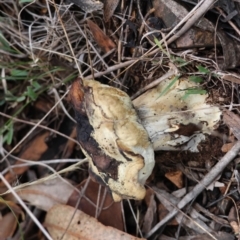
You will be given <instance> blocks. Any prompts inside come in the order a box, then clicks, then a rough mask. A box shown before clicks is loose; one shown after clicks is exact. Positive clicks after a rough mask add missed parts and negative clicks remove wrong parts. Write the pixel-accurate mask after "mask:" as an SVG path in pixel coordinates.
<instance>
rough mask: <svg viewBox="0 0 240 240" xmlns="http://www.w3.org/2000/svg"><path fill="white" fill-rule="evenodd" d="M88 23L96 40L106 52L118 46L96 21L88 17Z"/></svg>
mask: <svg viewBox="0 0 240 240" xmlns="http://www.w3.org/2000/svg"><path fill="white" fill-rule="evenodd" d="M87 24H88V26H89V28H90V30H91V32H92V35H93V38H94V40H95V41H96V43H97V44H98V45H99V46H100V47H101V48H102V50H103V51H104V52H105V53H107V52H109V51H111V50H112V49H114V48H116V45H115V43H114V42H113V41H112V40H111V39H110V38H109V37H108V36H107V35H106V34H105V33H104V32H103V31H102V30H101V29H100V28H99V27H98V25H97V24H96V23H94V22H93V21H91V20H89V19H88V20H87Z"/></svg>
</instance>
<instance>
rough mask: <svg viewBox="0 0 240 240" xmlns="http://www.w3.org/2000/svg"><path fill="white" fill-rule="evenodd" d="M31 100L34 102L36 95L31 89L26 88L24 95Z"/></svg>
mask: <svg viewBox="0 0 240 240" xmlns="http://www.w3.org/2000/svg"><path fill="white" fill-rule="evenodd" d="M25 94H26V95H27V96H28V97H29V98H31V100H33V101H35V100H36V99H37V97H38V95H37V94H36V93H35V92H34V91H33V89H32V87H30V86H28V87H27V91H26V93H25Z"/></svg>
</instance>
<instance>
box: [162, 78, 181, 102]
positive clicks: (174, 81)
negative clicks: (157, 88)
mask: <svg viewBox="0 0 240 240" xmlns="http://www.w3.org/2000/svg"><path fill="white" fill-rule="evenodd" d="M179 77H180V76H175V77H174V78H173V79H172V80H171V82H170V83H169V84H168V85H167V87H166V88H165V89H164V90H163V91H162V92H161V93H160V95H159V97H158V98H160V97H162V96H164V95H165V94H166V93H167V92H168V90H169V89H170V88H171V87H172V86H173V85H174V84H175V83H176V82H177V80H178V79H179Z"/></svg>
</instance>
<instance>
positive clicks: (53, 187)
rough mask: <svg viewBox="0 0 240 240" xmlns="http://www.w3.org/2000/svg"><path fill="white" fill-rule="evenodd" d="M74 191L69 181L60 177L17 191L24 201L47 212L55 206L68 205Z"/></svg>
mask: <svg viewBox="0 0 240 240" xmlns="http://www.w3.org/2000/svg"><path fill="white" fill-rule="evenodd" d="M73 191H74V187H71V184H70V183H69V184H68V183H67V180H66V182H65V181H63V179H60V178H58V177H57V178H54V179H50V180H48V181H44V182H43V183H39V184H35V185H29V186H27V187H25V188H22V189H19V190H17V192H18V195H19V196H20V197H21V198H22V199H23V200H25V201H27V202H29V203H30V204H31V205H34V206H36V207H38V208H40V209H42V210H45V211H48V210H49V209H50V208H51V207H52V206H53V205H55V204H59V203H61V204H66V203H67V201H68V199H69V197H70V196H71V194H72V193H73Z"/></svg>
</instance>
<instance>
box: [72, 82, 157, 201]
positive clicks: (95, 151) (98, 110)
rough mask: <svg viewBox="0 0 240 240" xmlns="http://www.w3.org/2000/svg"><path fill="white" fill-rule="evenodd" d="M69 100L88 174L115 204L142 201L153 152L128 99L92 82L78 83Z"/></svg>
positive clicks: (152, 165)
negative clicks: (109, 195) (129, 199)
mask: <svg viewBox="0 0 240 240" xmlns="http://www.w3.org/2000/svg"><path fill="white" fill-rule="evenodd" d="M70 97H71V101H72V104H73V106H74V109H75V114H76V120H77V129H78V134H77V135H78V141H79V143H80V145H81V147H82V150H83V152H84V154H86V156H87V157H88V159H89V163H90V164H89V165H90V166H89V169H90V174H91V175H92V176H93V177H95V179H96V180H97V181H98V182H101V183H103V184H105V185H107V186H108V187H109V188H110V190H111V191H112V196H113V199H114V200H115V201H120V200H121V199H123V198H133V199H143V198H144V196H145V188H144V183H145V181H146V179H147V178H148V177H149V175H150V174H151V172H152V169H153V167H154V151H153V147H152V144H151V142H150V140H149V137H148V133H147V131H146V130H145V129H144V127H143V126H142V124H141V121H140V119H139V118H138V116H137V114H136V111H135V109H134V108H133V105H132V102H131V100H130V98H129V96H128V95H127V94H126V93H124V92H122V91H121V90H119V89H117V88H113V87H110V86H107V85H103V84H101V83H98V82H97V81H94V80H83V81H81V80H80V79H78V80H77V81H75V82H74V83H73V85H72V87H71V90H70Z"/></svg>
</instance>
